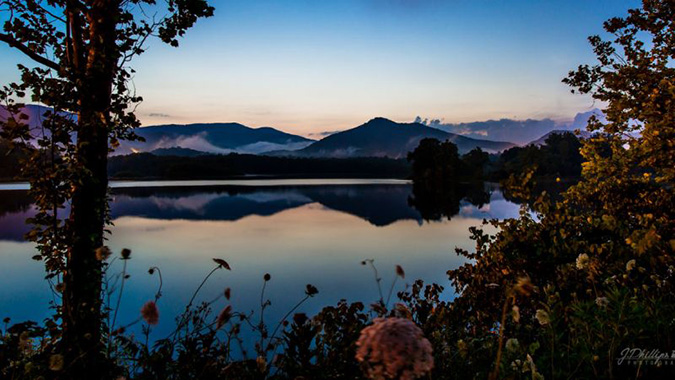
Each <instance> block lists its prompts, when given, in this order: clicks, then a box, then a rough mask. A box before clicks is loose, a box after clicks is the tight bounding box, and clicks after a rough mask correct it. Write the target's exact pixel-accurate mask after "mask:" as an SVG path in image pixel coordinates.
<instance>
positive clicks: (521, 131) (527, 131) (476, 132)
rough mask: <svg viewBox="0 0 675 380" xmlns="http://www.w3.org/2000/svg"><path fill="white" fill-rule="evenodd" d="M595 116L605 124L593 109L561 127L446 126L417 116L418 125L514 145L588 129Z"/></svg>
mask: <svg viewBox="0 0 675 380" xmlns="http://www.w3.org/2000/svg"><path fill="white" fill-rule="evenodd" d="M592 115H596V116H598V117H600V120H601V121H602V120H604V118H603V116H602V112H601V111H600V110H597V109H593V110H591V111H589V112H584V113H578V114H577V115H576V116H575V117H574V120H573V121H572V122H569V123H558V122H556V121H554V120H552V119H548V118H546V119H527V120H514V119H500V120H487V121H476V122H471V123H457V124H452V123H443V120H442V119H429V118H422V117H420V116H417V117H416V118H415V122H416V123H420V124H424V125H427V126H429V127H432V128H437V129H441V130H444V131H446V132H450V133H455V134H458V135H462V136H466V137H471V138H476V139H484V140H493V141H508V142H512V143H515V144H521V145H523V144H527V143H529V142H531V141H534V140H537V139H538V138H540V137H541V136H543V135H545V134H547V133H549V132H551V131H553V130H568V131H573V130H575V129H581V130H583V129H585V128H586V124H587V122H588V119H589V118H590V117H591V116H592Z"/></svg>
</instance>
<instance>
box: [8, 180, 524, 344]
mask: <svg viewBox="0 0 675 380" xmlns="http://www.w3.org/2000/svg"><path fill="white" fill-rule="evenodd" d="M111 186H112V187H113V190H112V198H113V202H112V204H111V214H112V219H113V222H114V226H113V227H112V228H111V230H112V236H110V240H109V246H110V248H111V249H112V250H113V252H115V253H116V254H119V251H120V250H121V249H122V248H130V249H131V250H132V252H133V253H132V259H131V260H130V261H128V268H127V270H128V273H129V274H130V278H129V279H128V281H127V283H126V285H125V291H124V294H123V298H122V300H121V307H120V312H119V313H120V317H119V320H120V322H121V323H122V324H125V323H128V322H130V321H133V320H135V319H136V318H137V316H138V312H139V309H140V307H141V306H142V305H143V303H145V302H146V301H148V300H150V299H152V297H153V296H154V294H155V291H156V289H157V285H158V277H157V274H154V275H150V274H149V273H148V269H149V268H150V267H155V266H156V267H159V268H160V269H161V273H162V276H163V281H164V286H163V289H162V293H163V297H162V298H161V300H160V301H159V303H158V306H159V309H160V323H159V325H158V326H157V328H156V329H155V331H154V332H153V336H154V337H155V338H160V337H163V336H164V335H166V333H168V332H170V331H171V330H172V328H173V326H174V317H175V316H176V315H177V314H179V313H180V312H181V311H182V310H183V309H184V307H185V304H186V303H187V302H188V300H189V299H190V297H191V295H192V293H193V292H194V290H195V289H196V288H197V286H198V285H199V283H200V282H201V281H202V279H203V278H204V276H205V275H206V274H207V273H208V272H209V271H210V270H211V269H212V268H213V267H214V266H215V264H214V262H213V261H212V258H222V259H224V260H226V261H227V262H228V263H229V264H230V265H231V267H232V271H226V270H220V271H218V272H216V273H215V275H214V276H213V277H211V279H210V280H209V282H208V283H207V284H206V286H205V287H204V288H203V289H202V291H201V292H200V296H199V297H198V299H202V300H211V299H213V298H215V297H217V296H218V295H220V294H222V292H223V290H224V289H225V288H226V287H230V288H232V298H231V301H230V302H231V304H232V306H233V308H234V309H235V310H239V311H244V312H246V311H251V310H254V311H256V312H257V311H258V310H259V308H260V292H261V288H262V285H263V276H264V275H265V273H269V274H270V275H271V281H270V282H269V283H268V284H267V287H266V293H265V298H269V299H270V300H271V302H272V304H271V306H270V307H269V309H268V310H266V311H265V313H266V320H268V321H271V322H273V323H274V324H276V321H278V319H280V318H281V316H283V315H284V314H285V313H286V312H287V311H288V310H289V309H290V308H291V307H292V306H293V305H294V304H295V303H296V302H297V301H298V300H300V299H301V298H302V297H303V296H304V289H305V285H306V284H308V283H309V284H313V285H314V286H316V287H317V288H318V289H319V294H318V295H317V296H316V297H314V298H312V299H310V300H309V301H308V302H307V303H306V304H304V305H303V307H302V311H305V312H307V313H310V314H311V313H315V312H317V311H318V310H319V309H320V308H321V307H322V306H326V305H334V304H335V303H337V302H338V301H339V300H340V299H342V298H344V299H347V300H348V301H363V302H366V303H372V302H375V301H377V299H378V298H379V296H378V289H377V286H376V282H375V280H374V276H373V273H372V270H371V269H370V268H369V267H367V266H363V265H361V262H362V261H363V260H364V259H374V260H375V265H376V266H377V269H378V270H379V273H380V275H381V276H382V278H383V280H382V282H383V288H384V292H385V293H386V292H387V291H388V289H389V286H390V284H391V281H392V280H393V279H394V276H395V271H394V269H395V266H396V265H401V266H402V267H403V268H404V270H405V272H406V278H405V280H404V281H400V280H399V281H398V282H397V284H396V288H395V289H396V290H397V291H398V290H402V289H404V287H405V285H406V284H410V283H412V282H413V281H414V280H415V279H422V280H424V281H425V282H436V283H439V284H441V285H444V286H446V289H447V290H446V297H451V296H452V292H451V290H450V289H449V282H448V280H447V275H446V271H447V270H449V269H453V268H457V267H458V266H460V265H462V264H463V263H464V262H465V261H466V259H465V258H463V257H459V256H457V255H456V254H455V251H454V249H455V247H461V248H466V249H472V248H473V242H472V241H471V240H470V239H469V232H468V230H469V227H471V226H477V225H479V224H480V223H481V221H482V220H483V219H484V218H488V219H489V218H499V219H502V218H508V217H515V216H517V214H518V209H519V206H518V205H517V204H515V203H512V202H510V201H507V200H505V199H504V197H503V195H502V193H501V192H500V191H499V188H498V187H497V186H495V185H490V184H485V185H480V186H478V185H471V186H469V185H458V188H457V190H456V191H454V190H453V191H452V192H451V193H452V194H451V196H447V197H445V196H444V197H442V199H426V198H425V196H424V195H423V194H418V193H416V192H415V191H414V189H413V186H412V185H411V184H409V183H408V182H406V181H400V180H256V181H249V180H245V181H187V182H176V181H164V182H114V183H112V184H111ZM26 188H27V187H26V185H22V184H5V185H0V318H4V317H11V319H12V321H13V322H19V321H23V320H36V321H41V320H42V319H43V318H46V317H48V316H49V315H50V313H51V311H50V310H49V302H50V301H52V300H54V298H53V297H54V295H53V293H52V292H51V291H50V290H49V285H48V283H47V282H46V281H45V280H43V277H44V274H45V273H44V269H43V264H42V263H41V262H38V261H33V260H31V256H33V255H34V254H35V248H34V245H33V244H32V243H29V242H26V241H24V239H23V234H24V233H25V232H26V231H27V230H28V229H29V227H28V226H27V225H25V223H24V220H25V219H26V218H27V217H29V216H30V215H31V214H32V213H33V208H32V206H31V201H30V199H29V197H28V195H27V192H26ZM120 272H121V261H115V262H114V263H113V265H112V266H111V268H110V270H109V276H114V275H115V274H117V273H120ZM113 299H114V300H115V299H116V296H115V297H113ZM225 304H226V301H225V299H224V298H223V299H220V300H219V301H218V302H217V303H216V304H215V305H214V308H215V309H216V310H215V312H216V313H217V312H218V309H219V308H221V307H223V306H224V305H225Z"/></svg>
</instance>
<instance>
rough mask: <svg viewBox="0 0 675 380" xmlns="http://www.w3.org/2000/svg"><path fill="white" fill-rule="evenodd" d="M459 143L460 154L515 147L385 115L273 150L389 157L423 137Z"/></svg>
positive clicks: (402, 153) (404, 152) (310, 154)
mask: <svg viewBox="0 0 675 380" xmlns="http://www.w3.org/2000/svg"><path fill="white" fill-rule="evenodd" d="M427 137H429V138H435V139H439V140H441V141H445V140H450V141H452V142H453V143H455V144H457V147H458V148H459V152H460V153H466V152H468V151H470V150H472V149H474V148H476V147H480V148H481V149H483V150H484V151H487V152H491V153H494V152H499V151H502V150H505V149H508V148H511V147H513V146H514V144H512V143H508V142H501V141H487V140H478V139H473V138H469V137H464V136H460V135H456V134H453V133H448V132H444V131H441V130H440V129H436V128H431V127H428V126H426V125H423V124H420V123H396V122H393V121H391V120H388V119H384V118H375V119H372V120H370V121H369V122H367V123H365V124H363V125H361V126H358V127H356V128H352V129H349V130H346V131H343V132H338V133H335V134H332V135H330V136H328V137H326V138H324V139H322V140H319V141H317V142H315V143H313V144H312V145H310V146H308V147H306V148H304V149H300V150H297V151H293V152H274V153H273V154H274V155H289V156H300V157H334V158H342V157H385V156H386V157H390V158H405V157H406V156H407V154H408V152H410V151H412V150H414V149H415V148H416V147H417V145H419V142H420V140H422V139H424V138H427Z"/></svg>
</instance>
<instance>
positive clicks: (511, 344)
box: [506, 338, 520, 352]
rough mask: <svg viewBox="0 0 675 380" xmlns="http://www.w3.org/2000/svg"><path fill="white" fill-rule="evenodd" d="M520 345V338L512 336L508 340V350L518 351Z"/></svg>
mask: <svg viewBox="0 0 675 380" xmlns="http://www.w3.org/2000/svg"><path fill="white" fill-rule="evenodd" d="M519 346H520V344H519V343H518V339H516V338H511V339H509V340H507V341H506V351H509V352H516V350H518V347H519Z"/></svg>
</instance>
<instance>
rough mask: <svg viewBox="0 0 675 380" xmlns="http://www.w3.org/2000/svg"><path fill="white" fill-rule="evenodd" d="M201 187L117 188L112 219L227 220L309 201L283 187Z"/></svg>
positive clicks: (265, 212)
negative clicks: (133, 217)
mask: <svg viewBox="0 0 675 380" xmlns="http://www.w3.org/2000/svg"><path fill="white" fill-rule="evenodd" d="M207 191H208V190H204V189H189V188H169V189H148V188H145V189H137V188H128V189H117V190H115V192H114V194H115V196H114V201H113V203H112V204H111V206H110V212H111V214H112V217H113V219H115V218H119V217H122V216H142V217H146V218H152V219H189V220H228V221H234V220H238V219H241V218H244V217H246V216H249V215H260V216H269V215H273V214H276V213H278V212H280V211H283V210H287V209H290V208H295V207H299V206H302V205H304V204H307V203H311V200H310V199H307V198H304V197H302V196H298V194H295V193H290V194H289V193H288V192H286V191H267V190H263V191H259V192H256V191H250V192H248V193H242V192H240V191H238V190H236V189H234V188H230V189H222V188H221V189H218V190H214V191H213V192H207Z"/></svg>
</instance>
